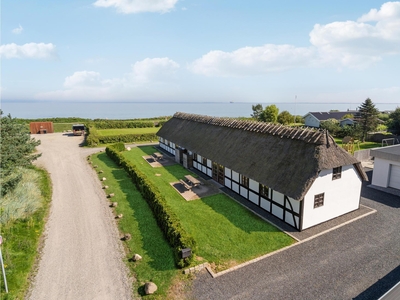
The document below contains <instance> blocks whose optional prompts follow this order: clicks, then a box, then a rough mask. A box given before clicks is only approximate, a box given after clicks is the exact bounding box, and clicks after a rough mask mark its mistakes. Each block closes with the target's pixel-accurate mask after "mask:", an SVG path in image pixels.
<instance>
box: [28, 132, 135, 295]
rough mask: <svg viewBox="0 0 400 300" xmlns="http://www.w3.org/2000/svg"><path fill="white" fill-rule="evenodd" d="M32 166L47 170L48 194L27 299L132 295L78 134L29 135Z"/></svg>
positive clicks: (112, 226) (110, 222) (106, 210)
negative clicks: (34, 145)
mask: <svg viewBox="0 0 400 300" xmlns="http://www.w3.org/2000/svg"><path fill="white" fill-rule="evenodd" d="M33 137H35V138H36V139H40V140H41V142H42V143H41V145H40V146H39V147H38V150H39V152H42V153H43V154H42V157H41V158H40V159H39V160H38V162H37V165H39V166H42V167H44V168H46V169H47V170H48V172H49V173H50V176H51V180H52V184H53V198H52V205H51V209H50V215H49V220H48V222H47V225H46V231H45V244H44V247H43V250H42V254H41V261H40V263H39V268H38V272H37V275H36V277H35V279H34V281H33V285H32V288H31V291H30V293H29V296H28V299H46V300H47V299H131V298H132V297H131V295H132V281H131V279H130V278H129V276H128V270H127V267H126V266H125V265H124V263H123V257H124V253H123V248H122V244H121V242H120V240H119V233H118V230H117V227H116V224H115V222H114V219H113V216H112V213H111V211H110V208H109V207H108V205H107V201H106V198H105V194H104V192H103V190H102V189H101V184H100V182H99V180H98V178H97V175H96V173H95V172H94V171H93V170H92V169H91V167H90V166H89V164H88V163H87V162H86V157H87V156H88V155H89V154H91V153H93V152H96V151H98V149H87V148H81V147H79V144H80V143H81V142H82V141H83V137H81V136H76V137H75V136H72V135H63V134H61V133H54V134H46V135H33Z"/></svg>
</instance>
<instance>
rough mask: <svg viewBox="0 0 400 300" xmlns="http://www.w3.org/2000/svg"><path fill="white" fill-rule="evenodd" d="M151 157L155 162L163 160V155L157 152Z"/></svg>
mask: <svg viewBox="0 0 400 300" xmlns="http://www.w3.org/2000/svg"><path fill="white" fill-rule="evenodd" d="M152 156H153V157H154V158H155V160H160V159H163V155H162V154H161V153H159V152H154V153H153V155H152Z"/></svg>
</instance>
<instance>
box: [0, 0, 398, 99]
mask: <svg viewBox="0 0 400 300" xmlns="http://www.w3.org/2000/svg"><path fill="white" fill-rule="evenodd" d="M0 57H1V82H0V92H1V100H2V101H8V102H12V101H38V100H40V101H76V102H79V101H82V102H88V101H96V102H98V101H105V102H106V101H107V102H113V101H116V102H117V101H120V102H122V101H124V102H125V101H127V102H130V101H131V102H136V101H145V102H146V101H149V102H153V101H165V102H168V101H178V102H179V101H185V102H191V101H193V102H202V101H204V102H225V101H229V102H230V101H233V102H252V103H284V102H286V103H287V102H291V101H298V102H300V103H301V102H309V103H362V102H363V101H364V100H365V99H366V98H371V99H372V101H373V102H374V103H393V104H394V105H395V106H396V105H400V2H383V1H375V0H352V1H348V0H336V1H298V0H296V1H294V0H293V1H292V0H283V1H272V0H264V1H261V0H258V1H255V0H247V1H243V0H242V1H236V0H230V1H227V0H225V1H224V0H212V1H210V0H202V1H200V0H90V1H88V0H69V1H50V0H40V1H36V0H3V1H1V42H0Z"/></svg>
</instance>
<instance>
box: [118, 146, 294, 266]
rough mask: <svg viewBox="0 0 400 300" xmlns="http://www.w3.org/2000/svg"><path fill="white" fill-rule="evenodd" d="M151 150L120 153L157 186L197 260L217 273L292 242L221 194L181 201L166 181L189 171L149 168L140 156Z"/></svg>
mask: <svg viewBox="0 0 400 300" xmlns="http://www.w3.org/2000/svg"><path fill="white" fill-rule="evenodd" d="M154 151H155V149H154V148H153V147H151V146H147V147H135V148H133V149H132V150H131V151H126V152H123V154H124V156H125V157H126V158H128V159H129V160H131V161H132V162H133V163H134V164H136V165H138V166H140V168H141V171H142V172H144V173H145V174H146V176H148V178H149V179H150V180H151V181H153V182H154V183H155V184H156V185H157V186H158V188H159V189H160V191H161V193H162V194H163V195H164V197H165V198H166V200H167V201H168V203H169V205H170V206H171V208H172V209H173V210H174V211H175V213H176V214H177V216H178V217H179V218H180V219H181V222H182V225H183V226H184V228H185V229H186V230H187V231H188V233H189V234H191V235H192V236H193V237H194V238H195V240H196V242H197V245H198V251H197V255H198V256H199V258H198V259H199V260H201V259H202V258H203V259H205V260H206V261H208V262H210V263H213V264H215V270H216V271H221V270H223V269H226V268H228V267H230V266H233V265H236V264H239V263H242V262H244V261H248V260H250V259H253V258H255V257H258V256H260V255H263V254H266V253H269V252H272V251H275V250H277V249H280V248H282V247H285V246H288V245H290V244H292V243H294V240H293V239H292V238H291V237H289V236H288V235H286V234H285V233H283V232H281V231H280V230H278V229H277V228H276V227H274V226H272V225H270V224H269V223H267V222H266V221H264V220H262V219H260V218H259V217H257V216H256V215H254V214H253V213H251V212H249V211H248V210H247V209H245V208H244V207H242V206H241V205H239V204H238V203H237V202H235V201H234V200H232V199H231V198H229V197H228V196H226V195H225V194H217V195H214V196H209V197H206V198H203V199H199V200H194V201H186V200H184V199H183V198H182V197H181V196H180V195H179V194H178V193H177V192H176V191H175V189H174V188H172V187H171V185H170V182H176V181H178V180H179V179H181V178H183V176H184V175H186V174H188V173H190V172H189V171H188V170H186V169H185V168H183V167H182V166H181V165H178V164H177V165H173V166H169V167H165V168H152V167H151V166H150V165H149V164H148V163H147V162H146V161H145V160H144V159H143V158H142V156H144V155H148V154H151V153H153V152H154Z"/></svg>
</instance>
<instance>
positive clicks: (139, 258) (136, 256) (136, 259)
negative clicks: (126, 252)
mask: <svg viewBox="0 0 400 300" xmlns="http://www.w3.org/2000/svg"><path fill="white" fill-rule="evenodd" d="M141 259H142V257H141V256H140V255H139V254H137V253H136V254H135V255H134V256H133V257H132V260H133V261H138V260H141Z"/></svg>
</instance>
